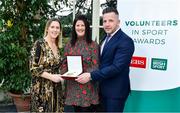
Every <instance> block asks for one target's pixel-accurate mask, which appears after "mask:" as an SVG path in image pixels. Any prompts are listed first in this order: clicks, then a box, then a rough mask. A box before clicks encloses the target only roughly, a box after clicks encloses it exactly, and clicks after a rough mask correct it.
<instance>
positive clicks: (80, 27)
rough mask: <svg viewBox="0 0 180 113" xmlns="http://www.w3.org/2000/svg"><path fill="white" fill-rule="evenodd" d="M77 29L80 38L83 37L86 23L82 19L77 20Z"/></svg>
mask: <svg viewBox="0 0 180 113" xmlns="http://www.w3.org/2000/svg"><path fill="white" fill-rule="evenodd" d="M75 31H76V34H77V37H78V38H83V37H84V36H85V24H84V22H83V21H82V20H78V21H77V22H76V24H75Z"/></svg>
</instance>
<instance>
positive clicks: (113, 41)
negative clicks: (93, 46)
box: [101, 30, 121, 56]
mask: <svg viewBox="0 0 180 113" xmlns="http://www.w3.org/2000/svg"><path fill="white" fill-rule="evenodd" d="M120 35H121V30H119V31H118V32H116V34H114V35H113V37H111V39H110V40H109V42H108V43H107V44H106V46H105V47H104V48H103V51H102V54H101V56H103V55H104V54H105V53H106V52H110V51H108V49H109V48H110V47H111V46H112V45H113V44H115V43H116V42H117V40H118V38H120Z"/></svg>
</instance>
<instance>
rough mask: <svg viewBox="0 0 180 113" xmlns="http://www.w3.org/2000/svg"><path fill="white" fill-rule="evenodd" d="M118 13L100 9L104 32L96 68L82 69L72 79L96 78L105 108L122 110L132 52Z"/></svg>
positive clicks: (131, 43) (130, 42)
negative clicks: (89, 71)
mask: <svg viewBox="0 0 180 113" xmlns="http://www.w3.org/2000/svg"><path fill="white" fill-rule="evenodd" d="M119 24H120V20H119V13H118V11H117V10H116V9H114V8H106V9H104V10H103V28H104V30H105V32H106V33H107V35H106V36H105V37H104V41H103V42H102V45H101V53H100V66H99V69H98V70H96V71H93V72H91V73H83V74H81V75H80V76H78V78H77V79H76V81H78V82H80V83H82V84H84V83H87V82H88V81H90V80H92V81H99V86H100V94H101V103H102V105H103V108H104V111H105V112H123V109H124V106H125V102H126V100H127V97H128V95H129V92H130V80H129V66H130V62H131V58H132V55H133V53H134V43H133V40H132V39H131V38H130V37H129V36H127V35H126V34H125V33H124V32H123V31H122V30H121V29H120V25H119Z"/></svg>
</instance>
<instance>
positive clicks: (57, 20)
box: [44, 18, 62, 48]
mask: <svg viewBox="0 0 180 113" xmlns="http://www.w3.org/2000/svg"><path fill="white" fill-rule="evenodd" d="M53 21H56V22H59V25H60V33H59V35H58V37H57V38H56V45H57V47H59V48H62V26H61V22H60V20H59V19H58V18H51V19H49V20H48V21H47V23H46V27H45V29H44V37H46V36H47V33H48V32H47V29H48V28H49V26H50V25H51V23H52V22H53Z"/></svg>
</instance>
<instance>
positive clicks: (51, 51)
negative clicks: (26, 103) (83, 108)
mask: <svg viewBox="0 0 180 113" xmlns="http://www.w3.org/2000/svg"><path fill="white" fill-rule="evenodd" d="M60 36H61V24H60V21H59V20H58V19H55V18H53V19H50V20H49V21H48V22H47V23H46V27H45V32H44V38H43V39H39V40H37V41H36V42H35V43H34V46H33V48H32V51H31V58H30V71H31V73H32V87H31V112H63V108H64V106H63V91H62V86H61V82H62V81H63V79H62V78H61V77H60V74H59V73H60V71H59V67H60V63H61V60H60V59H61V56H60V52H59V49H60V46H61V45H59V44H60V38H61V37H60Z"/></svg>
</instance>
